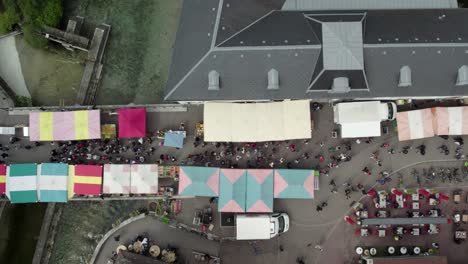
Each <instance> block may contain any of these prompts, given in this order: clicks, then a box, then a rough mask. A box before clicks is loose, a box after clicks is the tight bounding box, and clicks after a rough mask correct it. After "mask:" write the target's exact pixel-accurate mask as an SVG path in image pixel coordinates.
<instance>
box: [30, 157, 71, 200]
mask: <svg viewBox="0 0 468 264" xmlns="http://www.w3.org/2000/svg"><path fill="white" fill-rule="evenodd" d="M38 177H39V179H38V181H37V190H38V198H39V201H41V202H46V203H47V202H54V203H55V202H57V203H66V202H67V200H68V191H67V188H68V164H64V163H42V164H39V165H38Z"/></svg>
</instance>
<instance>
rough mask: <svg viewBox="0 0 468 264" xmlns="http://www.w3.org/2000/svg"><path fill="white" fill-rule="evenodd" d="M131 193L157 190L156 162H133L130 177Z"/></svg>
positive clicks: (153, 192) (152, 192)
mask: <svg viewBox="0 0 468 264" xmlns="http://www.w3.org/2000/svg"><path fill="white" fill-rule="evenodd" d="M130 179H131V180H130V184H131V187H130V192H131V193H140V194H143V193H149V194H155V193H157V192H158V165H156V164H133V165H132V166H131V177H130Z"/></svg>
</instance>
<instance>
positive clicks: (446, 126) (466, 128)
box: [432, 106, 468, 135]
mask: <svg viewBox="0 0 468 264" xmlns="http://www.w3.org/2000/svg"><path fill="white" fill-rule="evenodd" d="M432 110H433V113H434V124H435V134H437V135H467V134H468V107H466V106H460V107H435V108H433V109H432ZM464 120H467V121H466V122H465V121H464Z"/></svg>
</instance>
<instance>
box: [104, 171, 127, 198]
mask: <svg viewBox="0 0 468 264" xmlns="http://www.w3.org/2000/svg"><path fill="white" fill-rule="evenodd" d="M102 191H103V193H109V194H129V193H130V165H128V164H105V165H104V184H103V186H102Z"/></svg>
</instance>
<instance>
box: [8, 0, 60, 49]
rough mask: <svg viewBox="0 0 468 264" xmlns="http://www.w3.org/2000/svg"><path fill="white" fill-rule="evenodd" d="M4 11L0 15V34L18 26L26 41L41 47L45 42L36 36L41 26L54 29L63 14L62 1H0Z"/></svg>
mask: <svg viewBox="0 0 468 264" xmlns="http://www.w3.org/2000/svg"><path fill="white" fill-rule="evenodd" d="M0 1H2V3H3V7H4V11H3V13H0V33H6V32H8V31H11V30H12V29H13V26H14V25H15V24H18V25H19V26H20V27H21V28H22V29H23V32H24V36H25V39H26V41H27V42H28V43H29V44H31V45H32V46H34V47H42V46H45V45H46V44H47V40H45V39H43V38H42V37H40V36H37V35H36V31H37V30H39V29H40V28H41V27H42V26H50V27H56V26H57V25H58V24H59V23H60V19H61V18H62V14H63V5H62V0H0Z"/></svg>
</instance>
